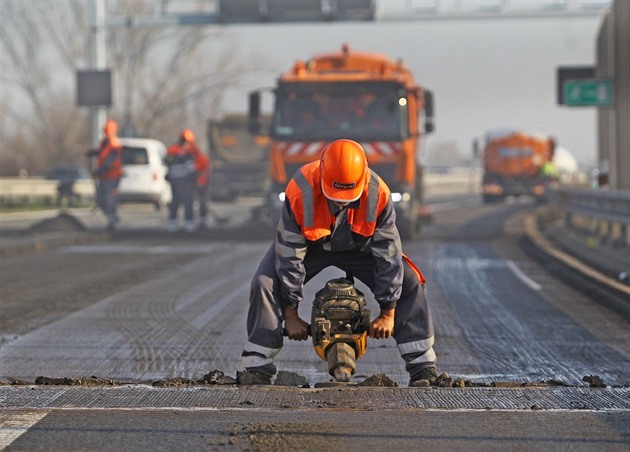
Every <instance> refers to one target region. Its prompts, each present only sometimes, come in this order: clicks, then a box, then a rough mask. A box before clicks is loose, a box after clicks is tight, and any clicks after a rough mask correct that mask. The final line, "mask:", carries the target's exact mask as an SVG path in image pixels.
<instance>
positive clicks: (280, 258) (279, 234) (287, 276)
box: [275, 200, 308, 310]
mask: <svg viewBox="0 0 630 452" xmlns="http://www.w3.org/2000/svg"><path fill="white" fill-rule="evenodd" d="M307 247H308V245H307V242H306V238H305V237H304V235H302V231H301V228H300V226H299V225H298V223H297V221H296V220H295V217H294V215H293V212H292V211H291V207H290V205H289V201H288V200H285V202H284V205H283V208H282V215H281V217H280V221H279V222H278V229H277V231H276V242H275V250H276V274H277V275H278V278H279V279H280V291H281V293H280V294H279V295H280V305H281V306H282V308H283V309H284V308H292V309H294V310H295V309H297V306H298V303H299V302H300V301H302V298H304V277H305V275H306V272H305V270H304V257H305V256H306V249H307Z"/></svg>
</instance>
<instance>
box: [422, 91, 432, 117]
mask: <svg viewBox="0 0 630 452" xmlns="http://www.w3.org/2000/svg"><path fill="white" fill-rule="evenodd" d="M424 114H425V115H427V117H428V118H432V117H433V91H428V90H424Z"/></svg>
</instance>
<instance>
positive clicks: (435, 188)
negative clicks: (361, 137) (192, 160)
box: [0, 168, 481, 207]
mask: <svg viewBox="0 0 630 452" xmlns="http://www.w3.org/2000/svg"><path fill="white" fill-rule="evenodd" d="M424 184H425V189H426V193H427V194H429V195H436V194H437V195H444V194H456V193H475V192H478V191H479V187H480V184H481V182H480V173H479V171H475V170H474V169H469V168H453V169H450V170H449V171H447V172H443V173H432V172H426V173H425V175H424ZM57 187H58V181H56V180H48V179H44V178H37V177H30V178H0V207H2V206H4V207H13V206H26V205H30V204H40V205H46V206H52V205H55V204H56V203H57V201H58V200H57ZM73 193H74V195H75V196H76V199H77V200H78V201H80V202H92V201H93V200H94V196H95V193H94V181H93V180H91V179H79V180H77V181H76V182H75V184H74V186H73Z"/></svg>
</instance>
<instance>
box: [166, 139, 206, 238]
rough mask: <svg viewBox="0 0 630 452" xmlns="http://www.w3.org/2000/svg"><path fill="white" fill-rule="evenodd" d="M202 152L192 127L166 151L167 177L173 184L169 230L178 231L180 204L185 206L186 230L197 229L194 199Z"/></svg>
mask: <svg viewBox="0 0 630 452" xmlns="http://www.w3.org/2000/svg"><path fill="white" fill-rule="evenodd" d="M198 152H200V151H199V148H198V147H197V144H196V143H195V134H194V133H193V131H192V130H190V129H184V130H183V131H182V132H181V134H180V136H179V140H178V142H177V143H174V144H172V145H171V146H169V148H168V149H167V152H166V166H167V167H168V173H167V174H166V179H167V180H168V181H169V182H170V184H171V190H172V192H173V199H172V201H171V204H170V206H169V216H168V218H169V226H168V228H169V230H170V231H171V232H174V231H177V229H178V219H177V214H178V210H179V207H180V205H183V207H184V221H185V224H184V228H185V231H186V232H193V231H194V230H195V221H194V212H193V201H194V194H195V191H196V184H197V172H196V169H195V156H196V154H197V153H198Z"/></svg>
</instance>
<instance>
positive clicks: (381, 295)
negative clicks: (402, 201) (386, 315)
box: [369, 197, 404, 311]
mask: <svg viewBox="0 0 630 452" xmlns="http://www.w3.org/2000/svg"><path fill="white" fill-rule="evenodd" d="M369 247H370V250H371V252H372V256H373V257H374V260H375V266H374V290H373V291H372V292H373V293H374V298H375V299H376V301H377V302H378V304H379V306H380V307H381V310H384V311H387V310H389V309H393V308H395V307H396V301H397V300H398V299H399V298H400V294H401V292H402V281H403V274H404V271H403V262H402V244H401V241H400V235H399V233H398V229H397V228H396V212H395V211H394V203H393V201H392V200H391V197H389V199H388V201H387V204H386V206H385V208H384V209H383V210H382V212H380V214H379V215H378V217H377V219H376V229H375V230H374V235H373V236H372V239H371V241H370V244H369Z"/></svg>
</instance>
